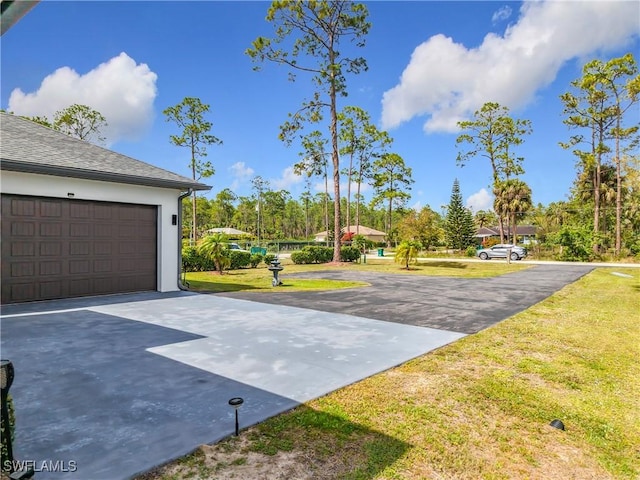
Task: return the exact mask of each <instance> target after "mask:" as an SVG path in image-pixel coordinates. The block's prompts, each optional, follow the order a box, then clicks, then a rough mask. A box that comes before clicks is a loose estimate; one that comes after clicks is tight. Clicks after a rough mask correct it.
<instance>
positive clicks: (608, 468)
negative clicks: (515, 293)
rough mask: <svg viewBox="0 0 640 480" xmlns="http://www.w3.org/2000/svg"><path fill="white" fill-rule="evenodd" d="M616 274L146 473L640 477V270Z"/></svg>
mask: <svg viewBox="0 0 640 480" xmlns="http://www.w3.org/2000/svg"><path fill="white" fill-rule="evenodd" d="M616 271H617V272H624V273H625V274H627V275H630V276H631V277H619V276H615V275H612V273H611V270H610V269H598V270H596V271H594V272H592V273H591V274H589V275H587V276H585V277H584V278H582V279H581V280H579V281H578V282H576V283H574V284H572V285H569V286H567V287H565V288H564V289H562V290H561V291H559V292H557V293H556V294H554V295H553V296H551V297H549V298H548V299H546V300H544V301H542V302H541V303H539V304H537V305H535V306H534V307H532V308H530V309H528V310H527V311H525V312H522V313H520V314H518V315H515V316H513V317H511V318H509V319H508V320H506V321H503V322H501V323H500V324H497V325H495V326H494V327H491V328H489V329H486V330H483V331H482V332H480V333H478V334H475V335H471V336H469V337H466V338H464V339H462V340H460V341H458V342H456V343H455V344H451V345H448V346H446V347H443V348H441V349H439V350H437V351H435V352H432V353H430V354H427V355H425V356H423V357H420V358H418V359H415V360H413V361H410V362H408V363H406V364H404V365H402V366H400V367H398V368H394V369H391V370H389V371H387V372H383V373H381V374H379V375H376V376H373V377H370V378H368V379H366V380H364V381H362V382H358V383H357V384H354V385H351V386H349V387H346V388H343V389H341V390H339V391H336V392H334V393H332V394H329V395H327V396H326V397H323V398H320V399H318V400H316V401H313V402H310V403H308V404H306V405H304V406H301V407H299V408H296V409H294V410H293V411H291V412H288V413H285V414H282V415H278V416H277V417H274V418H272V419H270V420H267V421H266V422H264V423H262V424H260V425H257V426H255V427H252V428H250V429H248V430H246V431H244V432H242V433H241V436H240V437H239V438H230V439H228V440H226V441H224V442H221V443H219V444H217V445H214V446H203V447H202V448H201V449H199V450H198V451H196V452H195V453H194V454H192V455H190V456H188V457H185V458H183V459H182V460H178V461H177V462H174V463H173V464H171V465H168V466H166V467H164V468H163V469H161V470H159V471H156V472H154V473H151V474H148V475H147V476H145V477H144V478H145V479H151V478H154V479H159V478H161V479H182V478H221V479H224V478H313V479H322V478H340V479H373V478H376V479H430V478H438V479H478V478H483V479H501V478H505V479H506V478H509V479H514V478H516V479H530V478H598V479H611V478H615V479H618V478H619V479H635V478H638V476H639V475H640V461H639V460H640V458H639V455H640V451H639V450H638V445H640V413H639V412H640V405H639V401H638V399H639V398H640V385H639V381H638V378H640V363H639V362H638V358H639V356H640V347H639V344H638V338H640V322H639V321H638V294H639V293H640V272H639V271H638V270H636V269H624V268H618V269H616ZM553 419H560V420H562V421H563V422H564V424H565V425H566V430H565V431H561V430H558V429H555V428H552V427H550V426H549V422H551V420H553ZM278 475H280V476H278Z"/></svg>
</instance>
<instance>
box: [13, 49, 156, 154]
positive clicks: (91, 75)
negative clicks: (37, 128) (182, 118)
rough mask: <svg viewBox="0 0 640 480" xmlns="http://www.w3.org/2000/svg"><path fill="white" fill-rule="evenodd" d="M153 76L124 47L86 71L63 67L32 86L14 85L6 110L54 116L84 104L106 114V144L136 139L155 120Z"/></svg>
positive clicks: (104, 131)
mask: <svg viewBox="0 0 640 480" xmlns="http://www.w3.org/2000/svg"><path fill="white" fill-rule="evenodd" d="M157 78H158V76H157V75H156V74H155V73H154V72H152V71H151V70H150V69H149V67H148V66H147V65H146V64H144V63H141V64H136V62H135V60H133V59H132V58H131V57H129V56H128V55H127V54H126V53H124V52H123V53H121V54H120V55H118V56H117V57H113V58H112V59H110V60H109V61H107V62H105V63H102V64H100V65H98V66H97V67H96V68H94V69H93V70H91V71H89V72H87V73H86V74H84V75H80V74H78V73H77V72H76V71H75V70H73V69H72V68H70V67H61V68H59V69H57V70H56V71H55V72H53V73H52V74H50V75H48V76H47V77H46V78H45V79H44V80H42V83H41V84H40V87H39V88H38V90H36V91H35V92H31V93H24V92H23V91H22V90H21V89H19V88H16V89H15V90H13V92H11V96H10V97H9V105H8V110H10V111H12V112H14V113H15V114H17V115H26V116H36V115H37V116H46V117H47V118H49V119H53V115H54V113H55V112H57V111H59V110H62V109H64V108H66V107H68V106H70V105H73V104H75V103H77V104H82V105H88V106H89V107H91V108H93V109H95V110H97V111H98V112H100V113H101V114H102V115H103V116H104V117H105V118H106V120H107V123H108V126H107V127H106V128H104V129H103V131H102V133H103V135H104V136H105V137H106V141H107V145H110V144H112V143H115V142H117V141H118V140H135V139H137V138H139V137H140V136H141V135H143V134H144V133H145V132H146V131H147V129H148V128H149V127H150V125H151V123H152V122H153V117H154V114H153V102H154V100H155V98H156V93H157V90H156V80H157Z"/></svg>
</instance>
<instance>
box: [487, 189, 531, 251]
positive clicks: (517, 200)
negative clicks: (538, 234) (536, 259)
mask: <svg viewBox="0 0 640 480" xmlns="http://www.w3.org/2000/svg"><path fill="white" fill-rule="evenodd" d="M493 193H494V195H495V200H494V209H495V210H496V213H498V215H500V216H501V217H504V218H507V219H508V229H507V232H508V231H511V238H512V241H511V243H513V244H514V245H515V244H516V240H517V236H516V230H517V226H518V223H517V221H518V219H519V218H522V216H523V215H524V214H525V213H526V212H528V211H529V210H530V209H531V207H532V202H531V188H529V185H527V184H526V183H525V182H523V181H522V180H519V179H517V178H512V179H509V180H505V181H503V182H499V183H498V184H496V186H495V187H494V190H493Z"/></svg>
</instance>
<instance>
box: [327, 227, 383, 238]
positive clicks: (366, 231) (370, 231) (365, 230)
mask: <svg viewBox="0 0 640 480" xmlns="http://www.w3.org/2000/svg"><path fill="white" fill-rule="evenodd" d="M342 230H343V231H344V233H348V232H353V233H356V232H358V233H359V234H360V235H365V236H367V235H371V236H386V235H387V234H386V233H384V232H381V231H380V230H376V229H375V228H369V227H365V226H364V225H360V228H359V229H358V227H357V226H356V225H351V226H349V228H347V227H344V228H343V229H342ZM326 235H327V231H326V230H324V231H322V232H318V233H316V237H322V236H326Z"/></svg>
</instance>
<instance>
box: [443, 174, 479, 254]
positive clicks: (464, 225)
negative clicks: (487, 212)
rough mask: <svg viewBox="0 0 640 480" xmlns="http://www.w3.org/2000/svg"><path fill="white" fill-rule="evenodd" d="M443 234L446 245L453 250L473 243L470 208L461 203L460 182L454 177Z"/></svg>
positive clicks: (473, 231) (473, 234)
mask: <svg viewBox="0 0 640 480" xmlns="http://www.w3.org/2000/svg"><path fill="white" fill-rule="evenodd" d="M444 230H445V231H444V234H445V237H446V239H447V245H448V246H449V247H450V248H453V249H455V250H464V249H465V248H467V247H469V246H472V245H474V244H475V236H476V227H475V224H474V222H473V215H472V214H471V210H469V209H468V208H465V206H464V205H463V203H462V194H461V193H460V184H459V183H458V179H457V178H456V179H455V180H454V181H453V188H452V189H451V200H450V201H449V206H448V208H447V218H446V220H445V226H444Z"/></svg>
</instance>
